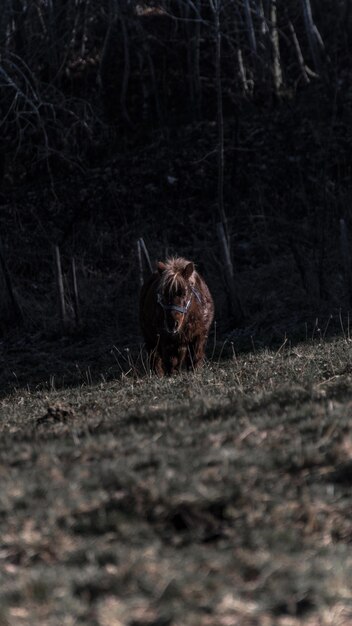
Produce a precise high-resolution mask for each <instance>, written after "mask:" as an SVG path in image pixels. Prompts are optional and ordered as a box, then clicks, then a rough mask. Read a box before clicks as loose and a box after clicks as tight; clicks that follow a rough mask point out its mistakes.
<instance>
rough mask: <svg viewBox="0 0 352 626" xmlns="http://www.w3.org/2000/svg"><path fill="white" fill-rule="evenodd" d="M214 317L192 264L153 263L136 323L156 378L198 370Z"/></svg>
mask: <svg viewBox="0 0 352 626" xmlns="http://www.w3.org/2000/svg"><path fill="white" fill-rule="evenodd" d="M213 318H214V303H213V299H212V297H211V294H210V291H209V289H208V287H207V285H206V283H205V281H204V280H203V278H202V277H201V276H200V275H199V274H198V272H196V271H195V269H194V265H193V263H192V262H190V261H187V260H186V259H183V258H181V257H179V258H174V259H169V260H167V261H166V262H165V263H162V262H159V263H158V264H157V271H156V272H154V273H153V274H152V275H151V276H150V278H149V279H148V280H147V281H146V282H145V283H144V285H143V287H142V291H141V297H140V324H141V329H142V333H143V336H144V340H145V345H146V348H147V351H148V354H149V358H150V363H151V367H152V369H153V370H154V371H155V372H156V373H157V374H158V375H159V376H163V375H164V374H173V373H175V372H176V371H178V370H180V369H181V368H183V367H186V368H187V369H191V368H192V369H193V368H196V367H198V366H199V365H200V364H201V363H202V361H203V359H204V352H205V346H206V343H207V339H208V333H209V329H210V326H211V323H212V321H213Z"/></svg>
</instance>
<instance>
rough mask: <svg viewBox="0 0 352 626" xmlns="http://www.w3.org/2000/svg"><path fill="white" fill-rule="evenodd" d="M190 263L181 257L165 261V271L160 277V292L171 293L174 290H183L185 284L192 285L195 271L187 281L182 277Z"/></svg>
mask: <svg viewBox="0 0 352 626" xmlns="http://www.w3.org/2000/svg"><path fill="white" fill-rule="evenodd" d="M189 263H190V261H188V260H187V259H184V258H183V257H170V258H168V259H166V261H165V269H164V271H163V273H162V275H161V281H160V286H161V290H162V291H164V292H167V293H171V292H172V291H174V290H176V289H185V288H186V286H187V284H190V285H194V283H195V277H196V271H194V272H193V273H192V274H191V276H190V278H189V279H188V281H187V280H186V279H185V278H184V277H183V275H182V272H183V270H184V269H185V267H186V266H187V265H188V264H189Z"/></svg>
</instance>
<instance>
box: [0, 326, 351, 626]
mask: <svg viewBox="0 0 352 626" xmlns="http://www.w3.org/2000/svg"><path fill="white" fill-rule="evenodd" d="M234 349H236V345H235V346H232V348H231V351H230V352H232V356H229V358H228V359H227V360H224V359H223V358H216V357H213V359H212V360H211V361H209V362H208V363H207V364H206V366H205V367H204V369H203V371H202V372H197V373H194V374H190V375H186V374H185V375H181V376H175V377H173V378H169V379H163V380H159V379H157V378H155V377H150V376H149V375H148V373H147V372H146V373H145V375H143V376H141V375H139V374H137V372H136V371H134V363H133V362H132V361H131V363H130V366H131V367H130V372H129V373H128V374H121V375H120V376H119V377H116V379H115V380H113V381H110V382H104V380H103V377H102V379H101V382H100V383H98V384H90V380H89V372H88V371H87V373H86V375H87V383H86V384H81V385H80V386H76V387H71V388H66V389H61V390H56V389H55V381H53V380H51V381H50V380H48V381H47V383H48V385H47V389H45V388H44V389H42V390H40V391H35V390H31V391H28V390H26V389H25V388H23V387H22V388H21V387H18V388H15V387H14V388H13V389H12V392H11V393H10V394H9V395H7V396H5V397H3V399H2V400H1V403H0V415H1V420H0V429H1V442H0V471H1V477H2V480H1V485H2V487H1V496H0V534H1V538H2V542H1V543H2V545H1V551H0V562H1V565H0V572H1V573H0V580H1V585H0V607H1V608H0V624H1V625H2V626H5V625H7V624H9V625H11V626H20V625H27V624H36V625H38V626H40V625H42V626H44V625H45V626H62V625H63V624H65V625H73V624H82V625H83V624H84V625H85V626H167V625H170V626H171V625H172V626H236V625H238V626H267V625H268V624H270V626H274V625H275V626H299V625H300V626H301V625H302V626H313V625H314V626H318V624H319V625H321V626H348V625H349V624H351V623H352V609H351V607H352V595H351V585H350V580H351V576H352V557H351V552H350V549H349V547H350V544H351V537H352V521H351V505H352V500H351V493H350V479H351V450H352V427H351V419H350V412H351V385H352V370H351V344H350V341H349V338H348V336H346V337H345V338H342V339H335V340H331V341H322V340H318V339H316V340H313V341H312V340H308V341H307V342H305V343H302V344H298V345H296V346H291V345H290V344H289V342H286V343H284V344H283V345H282V346H281V347H280V348H278V349H277V350H275V351H271V350H268V349H265V350H255V351H253V352H252V353H247V354H240V355H236V354H235V351H234ZM43 382H44V381H43Z"/></svg>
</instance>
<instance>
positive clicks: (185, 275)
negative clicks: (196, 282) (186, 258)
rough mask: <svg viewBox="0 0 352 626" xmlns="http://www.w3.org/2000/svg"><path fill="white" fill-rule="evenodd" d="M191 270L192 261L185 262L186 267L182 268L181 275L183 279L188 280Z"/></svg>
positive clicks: (192, 268) (192, 266)
mask: <svg viewBox="0 0 352 626" xmlns="http://www.w3.org/2000/svg"><path fill="white" fill-rule="evenodd" d="M193 272H194V264H193V263H192V262H191V263H187V265H186V267H185V268H184V269H183V270H182V276H183V278H184V279H185V280H188V279H189V278H191V276H192V274H193Z"/></svg>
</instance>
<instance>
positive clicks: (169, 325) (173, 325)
mask: <svg viewBox="0 0 352 626" xmlns="http://www.w3.org/2000/svg"><path fill="white" fill-rule="evenodd" d="M189 303H190V295H189V293H188V291H187V290H185V289H180V288H179V289H176V290H175V291H172V292H171V293H169V294H168V296H166V297H165V296H164V297H163V299H162V303H161V304H162V307H163V309H164V322H165V323H164V326H165V330H166V331H167V332H168V333H169V334H170V335H177V334H178V333H179V332H180V331H181V329H182V326H183V322H184V320H185V317H186V314H187V311H188V307H189Z"/></svg>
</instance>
